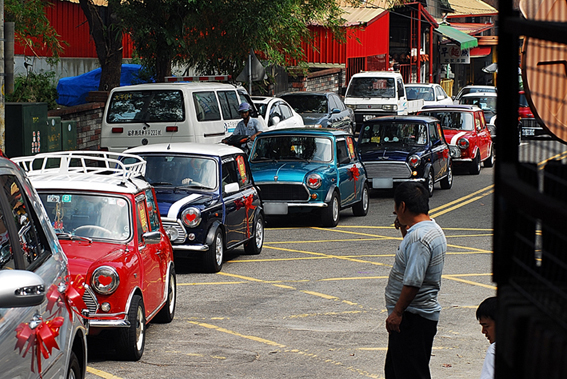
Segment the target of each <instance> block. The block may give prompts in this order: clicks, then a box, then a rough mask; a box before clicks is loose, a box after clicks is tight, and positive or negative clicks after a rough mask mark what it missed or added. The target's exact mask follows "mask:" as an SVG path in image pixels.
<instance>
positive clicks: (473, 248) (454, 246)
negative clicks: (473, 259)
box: [447, 244, 492, 254]
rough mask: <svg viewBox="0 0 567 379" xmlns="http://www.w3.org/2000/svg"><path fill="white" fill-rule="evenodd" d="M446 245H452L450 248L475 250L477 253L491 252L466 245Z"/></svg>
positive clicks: (449, 245) (448, 245)
mask: <svg viewBox="0 0 567 379" xmlns="http://www.w3.org/2000/svg"><path fill="white" fill-rule="evenodd" d="M447 247H452V248H455V249H463V250H470V251H476V252H479V253H490V254H492V251H491V250H484V249H477V248H476V247H468V246H461V245H453V244H447Z"/></svg>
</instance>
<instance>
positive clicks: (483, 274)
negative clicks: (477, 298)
mask: <svg viewBox="0 0 567 379" xmlns="http://www.w3.org/2000/svg"><path fill="white" fill-rule="evenodd" d="M447 275H451V276H454V277H457V278H458V277H461V276H489V275H492V273H491V272H488V273H482V274H447Z"/></svg>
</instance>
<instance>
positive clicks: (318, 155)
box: [251, 136, 333, 162]
mask: <svg viewBox="0 0 567 379" xmlns="http://www.w3.org/2000/svg"><path fill="white" fill-rule="evenodd" d="M256 141H257V142H256V144H255V145H254V151H253V152H252V154H251V157H252V162H260V161H265V160H269V161H278V162H279V161H297V160H301V161H315V162H331V161H332V160H333V144H332V141H331V140H330V139H329V138H325V137H311V136H270V137H259V138H257V139H256Z"/></svg>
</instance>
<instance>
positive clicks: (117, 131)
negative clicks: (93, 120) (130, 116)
mask: <svg viewBox="0 0 567 379" xmlns="http://www.w3.org/2000/svg"><path fill="white" fill-rule="evenodd" d="M112 133H124V128H112Z"/></svg>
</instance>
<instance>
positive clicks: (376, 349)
mask: <svg viewBox="0 0 567 379" xmlns="http://www.w3.org/2000/svg"><path fill="white" fill-rule="evenodd" d="M451 349H453V348H452V347H440V346H433V350H451ZM356 350H364V351H388V347H387V346H386V347H358V348H356Z"/></svg>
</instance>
